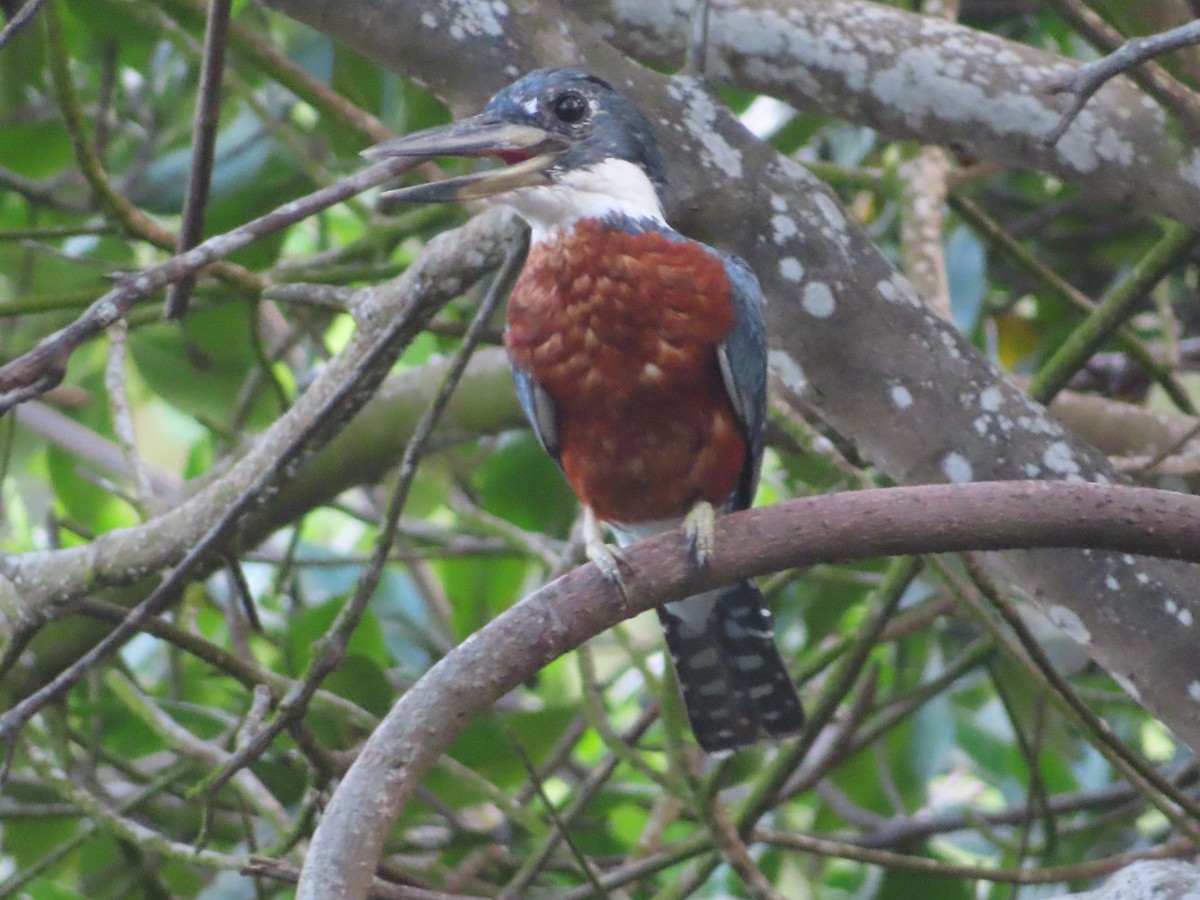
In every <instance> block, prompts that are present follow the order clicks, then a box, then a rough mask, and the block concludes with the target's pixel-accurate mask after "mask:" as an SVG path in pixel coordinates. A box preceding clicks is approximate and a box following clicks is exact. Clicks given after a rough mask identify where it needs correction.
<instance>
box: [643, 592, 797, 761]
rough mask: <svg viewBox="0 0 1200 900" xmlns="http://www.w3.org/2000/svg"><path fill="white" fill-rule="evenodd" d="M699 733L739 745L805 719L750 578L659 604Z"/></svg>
mask: <svg viewBox="0 0 1200 900" xmlns="http://www.w3.org/2000/svg"><path fill="white" fill-rule="evenodd" d="M658 616H659V619H660V621H661V622H662V626H663V633H664V634H665V636H666V640H667V649H668V650H670V652H671V659H672V661H673V662H674V664H675V674H676V676H677V678H678V680H679V686H680V688H681V690H682V693H683V702H684V705H685V706H686V707H687V712H688V718H689V719H690V720H691V723H692V731H693V732H694V733H695V735H696V740H697V742H698V743H699V744H700V746H701V747H703V748H704V749H705V750H706V751H708V752H710V753H711V752H718V751H722V750H733V749H736V748H737V747H741V746H744V745H746V744H752V743H754V742H755V741H758V740H760V739H762V738H764V737H775V738H778V737H785V736H787V735H790V734H795V733H796V732H797V731H799V730H800V729H801V728H802V727H803V726H804V711H803V709H801V707H800V698H799V697H798V696H797V694H796V687H795V685H794V684H793V683H792V680H791V679H790V678H789V677H788V673H787V669H786V668H784V665H783V660H781V659H780V658H779V648H778V647H777V646H776V645H775V632H774V629H773V628H772V624H771V613H770V611H769V610H768V609H767V607H766V603H765V601H764V598H763V595H762V592H761V591H759V589H758V588H757V587H756V586H755V585H754V583H753V582H750V581H743V582H740V583H739V584H736V585H733V586H731V587H728V588H723V589H721V590H719V591H711V592H708V593H705V594H699V595H697V596H695V597H689V598H688V599H686V600H683V601H680V602H678V603H668V604H667V605H666V606H663V607H659V610H658Z"/></svg>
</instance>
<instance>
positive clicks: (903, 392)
mask: <svg viewBox="0 0 1200 900" xmlns="http://www.w3.org/2000/svg"><path fill="white" fill-rule="evenodd" d="M891 395H892V406H894V407H896V409H908V408H909V407H910V406H912V403H913V396H912V392H911V391H909V389H908V388H906V387H905V386H904V385H902V384H898V385H896V386H895V387H894V388H892V391H891Z"/></svg>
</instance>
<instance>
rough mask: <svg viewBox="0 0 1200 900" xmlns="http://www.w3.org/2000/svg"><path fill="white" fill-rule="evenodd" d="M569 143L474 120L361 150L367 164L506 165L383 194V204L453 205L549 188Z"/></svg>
mask: <svg viewBox="0 0 1200 900" xmlns="http://www.w3.org/2000/svg"><path fill="white" fill-rule="evenodd" d="M568 146H569V142H568V141H567V140H566V139H565V138H563V137H560V136H558V135H555V134H552V133H550V132H548V131H543V130H542V129H541V128H535V127H533V126H531V125H518V124H515V123H513V122H504V121H500V120H496V119H488V118H484V117H483V116H472V117H471V118H469V119H463V120H461V121H458V122H454V123H452V124H450V125H445V126H442V127H440V128H429V129H427V130H425V131H418V132H416V133H415V134H409V135H405V136H404V137H400V138H395V139H393V140H390V141H384V142H383V143H382V144H376V145H375V146H374V147H369V148H367V149H366V150H364V151H363V154H362V155H363V156H365V157H366V158H367V159H387V158H390V157H395V156H409V157H422V158H429V157H434V156H471V157H475V156H493V157H497V158H498V159H501V160H503V161H504V162H506V163H508V164H509V165H507V166H506V167H505V168H503V169H488V170H486V171H482V172H473V173H471V174H470V175H463V176H461V177H459V178H448V179H446V180H445V181H434V182H430V183H429V184H418V185H415V186H414V187H408V188H401V189H399V190H395V191H385V192H384V193H383V194H381V195H380V201H381V202H384V203H386V204H387V205H389V206H390V205H392V204H394V203H450V202H453V201H459V200H478V199H481V198H483V197H490V196H492V195H493V194H502V193H504V192H505V191H511V190H514V189H516V188H521V187H530V186H532V185H546V184H550V183H551V182H550V176H549V174H548V172H547V169H548V168H549V167H550V164H551V163H553V162H554V160H555V159H556V158H557V157H558V155H559V154H560V153H561V152H562V151H563V150H566V149H567V147H568Z"/></svg>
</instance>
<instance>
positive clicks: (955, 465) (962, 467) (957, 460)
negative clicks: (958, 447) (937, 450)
mask: <svg viewBox="0 0 1200 900" xmlns="http://www.w3.org/2000/svg"><path fill="white" fill-rule="evenodd" d="M942 474H943V475H945V476H946V480H947V481H949V482H950V483H951V484H966V483H967V482H969V481H971V480H972V479H974V477H975V470H974V469H972V468H971V462H970V460H968V459H967V458H966V457H965V456H963V455H962V454H961V453H947V454H946V455H945V457H943V458H942Z"/></svg>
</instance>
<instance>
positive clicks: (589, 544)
mask: <svg viewBox="0 0 1200 900" xmlns="http://www.w3.org/2000/svg"><path fill="white" fill-rule="evenodd" d="M583 551H584V553H586V554H587V558H588V559H589V560H591V561H592V562H593V563H595V564H596V568H597V569H599V570H600V574H601V575H603V576H604V579H605V580H606V581H609V582H611V583H612V584H614V585H616V587H617V590H619V591H620V592H621V596H622V597H624V596H625V580H624V579H623V578H622V577H621V566H622V565H627V563H626V562H625V557H624V556H623V555H622V554H621V551H620V549H618V548H617V547H614V546H613V545H612V544H609V543H607V542H606V541H605V540H604V534H603V533H602V532H601V530H600V522H599V521H598V520H597V519H596V514H595V513H593V512H592V511H591V509H589V508H587V507H585V508H584V510H583Z"/></svg>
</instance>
